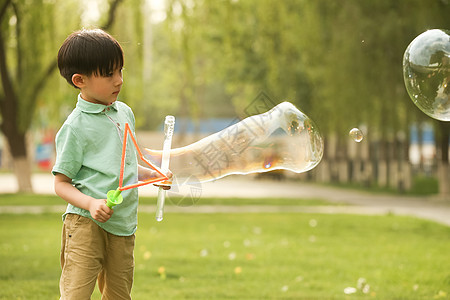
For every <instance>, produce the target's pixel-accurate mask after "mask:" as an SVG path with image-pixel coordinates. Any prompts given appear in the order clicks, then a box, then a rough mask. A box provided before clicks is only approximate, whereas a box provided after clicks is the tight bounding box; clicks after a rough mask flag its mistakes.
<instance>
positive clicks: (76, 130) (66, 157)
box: [52, 29, 157, 299]
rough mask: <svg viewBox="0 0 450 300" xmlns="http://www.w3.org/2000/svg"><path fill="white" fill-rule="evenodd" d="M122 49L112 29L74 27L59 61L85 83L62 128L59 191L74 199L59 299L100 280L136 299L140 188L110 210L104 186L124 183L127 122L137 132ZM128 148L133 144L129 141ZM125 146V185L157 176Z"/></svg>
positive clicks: (106, 288) (65, 72)
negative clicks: (124, 91) (123, 93)
mask: <svg viewBox="0 0 450 300" xmlns="http://www.w3.org/2000/svg"><path fill="white" fill-rule="evenodd" d="M123 64H124V59H123V51H122V48H121V46H120V45H119V43H118V42H117V41H116V40H115V39H114V38H113V37H111V36H110V35H109V34H107V33H106V32H104V31H102V30H99V29H93V30H81V31H77V32H75V33H73V34H71V35H70V36H69V37H67V39H66V40H65V41H64V43H63V44H62V46H61V48H60V50H59V52H58V67H59V70H60V73H61V75H62V76H63V77H64V78H65V79H66V80H67V82H68V83H69V84H71V85H72V86H74V87H75V88H77V89H79V90H80V94H79V95H78V102H77V105H76V108H75V109H74V110H73V112H72V113H71V114H70V115H69V116H68V118H67V120H66V121H65V122H64V124H63V125H62V127H61V129H60V130H59V132H58V134H57V135H56V154H57V155H56V162H55V165H54V167H53V170H52V173H53V174H54V175H55V192H56V194H57V195H58V196H60V197H61V198H63V199H64V200H65V201H67V202H68V206H67V210H66V212H65V213H64V215H63V219H64V226H63V233H62V246H61V267H62V274H61V279H60V292H61V299H90V297H91V294H92V292H93V290H94V287H95V282H96V280H98V285H99V289H100V291H101V293H102V295H103V297H102V299H131V296H130V294H131V286H132V283H133V271H134V258H133V250H134V238H135V236H134V233H135V231H136V227H137V205H138V190H137V189H130V190H126V191H123V192H122V196H123V198H124V201H123V202H122V203H121V204H120V205H117V206H116V207H114V209H110V208H109V207H108V206H106V193H107V192H108V191H109V190H112V189H116V188H117V187H118V186H119V173H120V164H121V155H122V141H123V140H122V139H123V134H124V128H125V123H128V124H129V125H130V128H131V130H132V131H133V132H134V127H135V122H134V115H133V112H132V110H131V109H130V108H129V107H128V106H127V105H126V104H124V103H123V102H120V101H117V96H118V95H119V92H120V89H121V88H122V84H123V78H122V67H123ZM127 148H128V147H127ZM129 148H130V149H127V152H126V167H125V170H124V181H123V182H124V184H127V182H128V183H133V182H137V180H138V176H139V178H140V179H145V178H150V177H155V176H156V175H157V173H156V172H154V171H153V170H150V169H146V168H144V167H141V166H139V165H138V163H137V156H136V153H135V150H134V149H133V150H132V149H131V148H132V147H129Z"/></svg>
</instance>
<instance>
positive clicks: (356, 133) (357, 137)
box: [348, 128, 364, 143]
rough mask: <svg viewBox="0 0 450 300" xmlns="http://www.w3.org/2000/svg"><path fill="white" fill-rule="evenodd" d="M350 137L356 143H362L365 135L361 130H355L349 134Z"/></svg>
mask: <svg viewBox="0 0 450 300" xmlns="http://www.w3.org/2000/svg"><path fill="white" fill-rule="evenodd" d="M348 135H349V136H350V137H351V138H352V139H353V140H354V141H355V142H358V143H359V142H361V141H362V140H363V138H364V135H363V133H362V131H361V130H359V129H358V128H353V129H352V130H350V132H349V133H348Z"/></svg>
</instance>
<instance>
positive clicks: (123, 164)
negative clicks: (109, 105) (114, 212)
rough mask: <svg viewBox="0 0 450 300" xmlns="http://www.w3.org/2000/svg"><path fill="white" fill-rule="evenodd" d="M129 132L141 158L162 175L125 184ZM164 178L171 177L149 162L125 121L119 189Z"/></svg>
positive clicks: (126, 188) (123, 189)
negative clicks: (124, 174) (124, 175)
mask: <svg viewBox="0 0 450 300" xmlns="http://www.w3.org/2000/svg"><path fill="white" fill-rule="evenodd" d="M128 134H129V135H130V137H131V140H132V141H133V144H134V146H135V147H136V150H137V151H138V153H139V157H140V158H141V160H142V161H144V162H145V163H146V164H147V165H148V166H149V167H150V168H151V169H153V170H155V171H156V172H157V173H158V174H159V175H161V176H162V177H157V178H153V179H148V180H144V181H141V182H138V183H134V184H129V185H126V186H123V173H124V170H125V156H126V149H127V137H128ZM164 180H169V177H167V176H166V175H164V173H163V172H162V171H161V169H160V168H158V167H157V166H155V165H153V164H152V163H151V162H149V161H148V160H147V159H146V158H145V157H144V156H143V155H142V152H141V149H139V146H138V144H137V142H136V139H135V137H134V136H133V133H132V132H131V129H130V125H129V124H128V123H125V133H124V135H123V146H122V160H121V164H120V176H119V190H120V191H125V190H129V189H132V188H136V187H139V186H143V185H147V184H150V183H155V182H160V181H164Z"/></svg>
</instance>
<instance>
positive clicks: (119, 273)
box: [59, 214, 135, 300]
mask: <svg viewBox="0 0 450 300" xmlns="http://www.w3.org/2000/svg"><path fill="white" fill-rule="evenodd" d="M134 238H135V236H134V235H131V236H116V235H113V234H111V233H108V232H106V231H104V230H103V229H102V228H100V226H98V225H97V224H96V223H95V222H94V221H92V220H91V219H89V218H85V217H82V216H79V215H76V214H68V215H67V216H66V218H65V220H64V226H63V232H62V244H61V268H62V273H61V279H60V283H59V287H60V292H61V299H63V300H67V299H77V300H83V299H91V295H92V292H93V291H94V288H95V282H96V281H97V280H98V286H99V289H100V292H101V293H102V299H114V300H116V299H131V286H132V284H133V271H134V256H133V250H134Z"/></svg>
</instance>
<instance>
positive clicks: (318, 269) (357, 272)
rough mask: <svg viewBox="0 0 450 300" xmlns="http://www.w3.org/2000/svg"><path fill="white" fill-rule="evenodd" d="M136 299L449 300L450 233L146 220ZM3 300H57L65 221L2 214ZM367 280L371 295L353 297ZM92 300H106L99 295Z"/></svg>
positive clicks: (396, 226)
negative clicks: (349, 290) (348, 291)
mask: <svg viewBox="0 0 450 300" xmlns="http://www.w3.org/2000/svg"><path fill="white" fill-rule="evenodd" d="M139 222H140V225H139V229H138V232H137V239H136V248H135V265H136V266H135V282H134V286H133V299H138V300H139V299H188V298H189V299H192V298H195V299H230V298H231V299H263V298H269V299H278V298H283V299H287V298H291V299H349V298H354V299H367V298H375V299H433V298H436V299H446V297H448V295H449V293H450V290H449V279H450V273H449V263H448V257H447V249H448V248H449V247H450V244H449V243H450V242H449V240H448V238H445V237H448V235H449V234H450V231H449V230H450V229H449V228H448V227H445V226H442V225H437V224H435V223H432V222H427V221H422V220H418V219H414V218H409V217H396V216H351V215H317V214H277V213H274V214H212V215H209V214H170V215H167V216H166V218H165V220H164V221H163V222H162V223H158V222H156V221H155V220H154V216H153V214H145V213H142V214H140V215H139ZM0 226H1V228H8V230H2V231H0V263H1V265H2V268H1V269H0V299H58V297H59V295H58V280H59V274H60V269H59V247H60V234H61V232H60V231H61V218H60V215H59V214H44V215H2V216H1V218H0ZM360 278H365V279H366V282H367V284H368V285H369V286H370V289H369V290H368V292H367V293H363V292H362V291H361V290H357V292H356V293H355V294H353V295H345V294H344V289H345V288H346V287H355V288H356V287H357V281H358V279H360ZM93 299H100V297H99V294H98V292H96V293H95V295H94V297H93Z"/></svg>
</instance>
